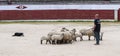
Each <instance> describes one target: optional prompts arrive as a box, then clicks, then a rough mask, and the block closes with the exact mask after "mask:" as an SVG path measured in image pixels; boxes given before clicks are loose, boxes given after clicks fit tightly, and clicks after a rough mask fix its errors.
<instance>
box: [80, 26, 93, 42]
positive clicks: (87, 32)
mask: <svg viewBox="0 0 120 56" xmlns="http://www.w3.org/2000/svg"><path fill="white" fill-rule="evenodd" d="M80 33H81V34H82V36H86V35H87V36H88V40H90V37H91V36H94V32H93V28H90V29H81V30H80ZM94 39H95V38H94ZM81 40H83V38H82V37H81Z"/></svg>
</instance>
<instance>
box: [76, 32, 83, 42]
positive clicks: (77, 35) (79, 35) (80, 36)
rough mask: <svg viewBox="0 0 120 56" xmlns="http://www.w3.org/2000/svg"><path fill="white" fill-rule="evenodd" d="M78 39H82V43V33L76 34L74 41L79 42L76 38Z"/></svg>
mask: <svg viewBox="0 0 120 56" xmlns="http://www.w3.org/2000/svg"><path fill="white" fill-rule="evenodd" d="M78 37H79V38H80V41H82V34H81V33H75V38H74V40H75V41H77V40H76V38H78Z"/></svg>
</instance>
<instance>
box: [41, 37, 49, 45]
mask: <svg viewBox="0 0 120 56" xmlns="http://www.w3.org/2000/svg"><path fill="white" fill-rule="evenodd" d="M40 40H41V44H42V42H43V40H46V44H47V42H49V43H50V44H51V42H50V38H49V37H47V36H42V37H41V39H40Z"/></svg>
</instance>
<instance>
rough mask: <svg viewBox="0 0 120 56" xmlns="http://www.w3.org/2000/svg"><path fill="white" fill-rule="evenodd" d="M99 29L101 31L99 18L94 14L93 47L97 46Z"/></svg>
mask: <svg viewBox="0 0 120 56" xmlns="http://www.w3.org/2000/svg"><path fill="white" fill-rule="evenodd" d="M100 29H101V22H100V18H99V14H95V20H94V37H95V38H96V43H95V45H99V44H100V43H99V40H100Z"/></svg>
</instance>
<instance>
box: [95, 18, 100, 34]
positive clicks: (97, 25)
mask: <svg viewBox="0 0 120 56" xmlns="http://www.w3.org/2000/svg"><path fill="white" fill-rule="evenodd" d="M94 24H95V29H94V31H95V32H100V28H101V22H100V19H95V20H94Z"/></svg>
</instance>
